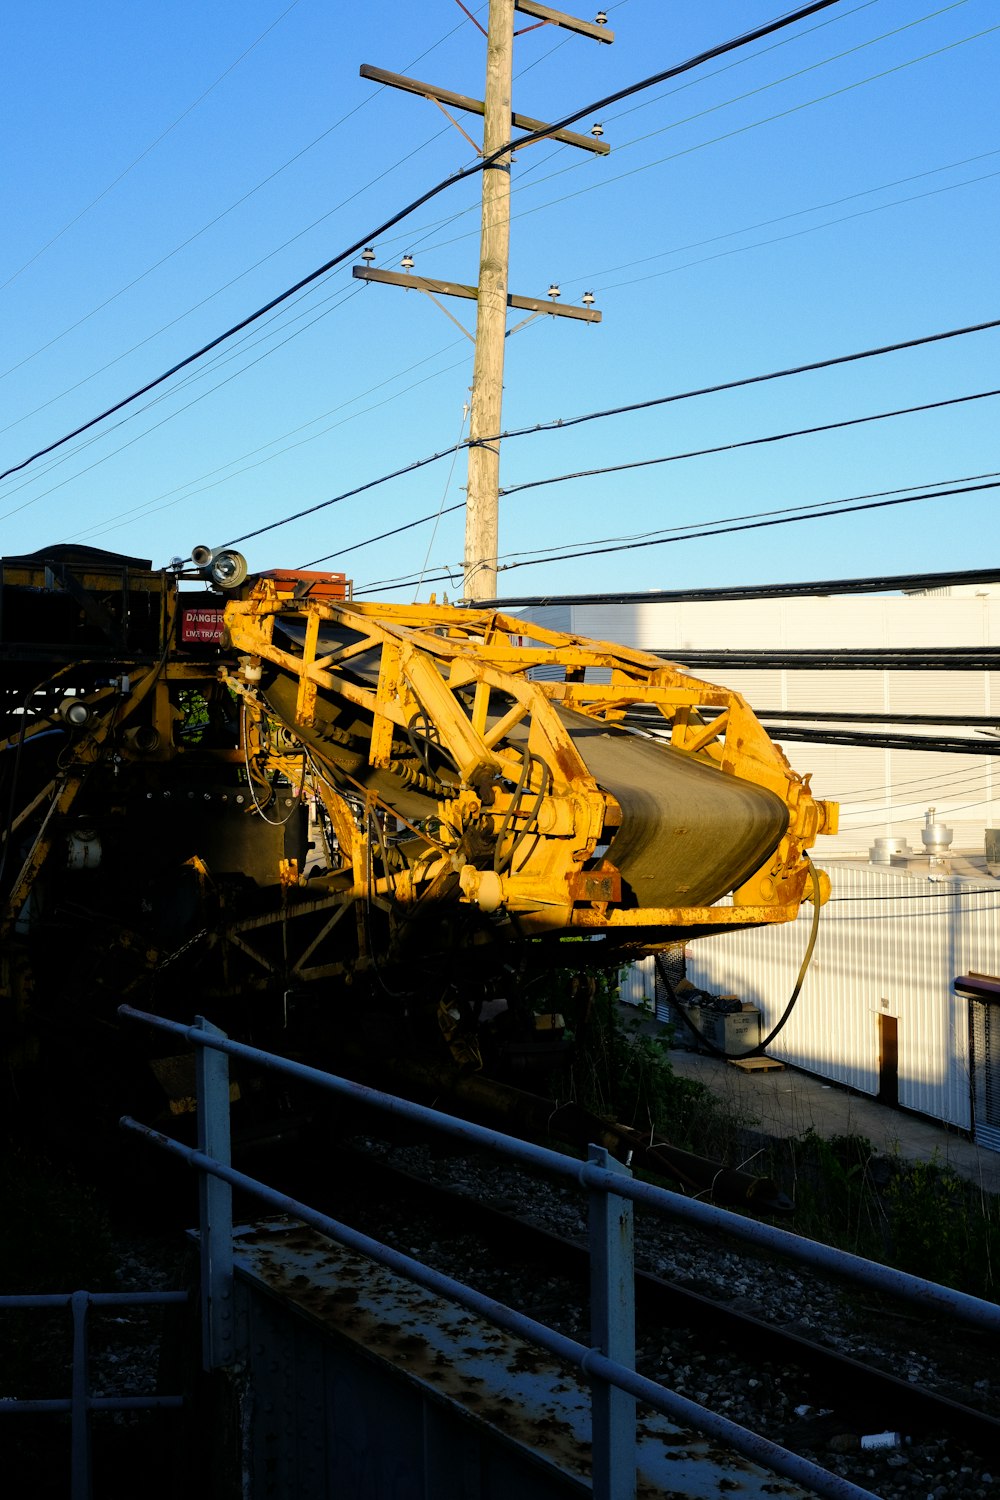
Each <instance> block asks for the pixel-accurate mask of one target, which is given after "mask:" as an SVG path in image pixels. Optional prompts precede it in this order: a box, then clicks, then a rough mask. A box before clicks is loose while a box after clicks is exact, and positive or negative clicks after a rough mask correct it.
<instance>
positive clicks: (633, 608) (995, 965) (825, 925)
mask: <svg viewBox="0 0 1000 1500" xmlns="http://www.w3.org/2000/svg"><path fill="white" fill-rule="evenodd" d="M524 612H525V613H526V614H527V613H529V611H527V610H525V611H524ZM530 614H531V617H532V618H534V619H537V620H538V621H539V622H540V623H544V624H546V625H548V626H550V627H552V628H554V629H557V630H567V631H571V632H574V633H577V634H580V635H587V636H592V637H596V638H597V639H600V640H609V641H616V642H620V643H622V644H624V645H629V646H636V647H640V648H643V649H646V650H652V651H657V652H660V653H662V654H664V655H666V656H668V657H669V658H671V659H673V660H675V661H678V662H679V663H680V664H681V665H684V663H685V652H691V653H694V652H697V651H710V650H715V651H721V650H733V649H741V650H744V651H748V650H754V649H756V650H761V651H768V652H771V653H774V654H775V655H780V654H781V653H782V652H794V651H796V650H802V649H804V648H811V649H813V650H817V649H827V648H856V649H867V650H882V651H891V650H898V649H901V648H918V649H923V650H927V651H929V652H930V651H940V650H941V648H948V647H964V648H980V647H986V646H1000V585H998V584H995V583H994V584H983V585H974V586H964V587H957V588H947V589H943V590H934V591H930V592H922V593H910V594H906V593H903V594H895V595H889V594H867V595H843V594H841V595H830V596H818V597H807V598H773V599H749V600H736V599H724V600H712V601H690V602H688V601H680V602H677V601H674V600H670V601H664V602H662V603H659V602H655V603H647V602H641V603H622V604H599V605H588V604H580V605H572V604H564V605H560V604H555V605H551V606H547V607H545V608H532V609H531V610H530ZM691 671H692V672H693V674H694V675H696V676H700V677H706V678H708V679H709V680H712V679H714V680H718V681H720V682H722V683H723V684H724V686H726V687H727V688H730V689H734V690H736V691H737V692H740V693H742V694H743V696H744V697H745V698H747V700H748V701H749V703H750V704H751V706H752V707H753V708H754V709H755V710H757V712H758V713H760V714H761V716H762V717H763V716H765V715H767V716H769V717H770V718H771V719H772V720H775V719H776V717H777V716H778V715H779V714H780V712H781V711H786V712H787V711H788V710H800V711H801V710H810V711H814V712H815V711H823V710H825V711H827V712H829V713H841V714H843V713H850V714H852V715H856V716H857V721H858V722H857V725H856V727H857V728H859V729H861V730H864V729H865V728H866V727H867V726H866V722H865V721H866V715H874V714H881V715H886V714H891V713H893V712H896V713H899V714H927V715H932V714H948V715H953V716H954V715H969V716H978V717H981V718H984V719H988V718H990V717H991V716H992V717H993V718H994V719H995V722H996V724H997V726H998V729H1000V672H992V671H989V670H975V671H950V670H902V669H886V668H873V669H861V670H858V669H839V668H838V669H834V670H831V669H821V668H817V667H812V668H810V669H796V668H791V667H774V668H769V669H760V670H725V672H723V671H722V670H721V669H720V670H718V671H703V670H699V669H698V668H697V667H692V668H691ZM819 723H822V721H819ZM872 723H874V721H872ZM879 726H880V728H882V729H883V730H885V731H891V730H893V729H894V728H898V729H899V730H900V731H905V732H908V733H924V734H927V735H931V736H933V735H935V733H938V732H941V733H943V732H945V731H935V730H934V728H932V727H929V726H928V727H920V728H916V729H915V728H914V726H912V725H903V724H897V725H895V726H894V725H893V724H892V723H891V722H884V721H879ZM841 727H843V726H841ZM990 732H991V729H990V726H988V725H987V726H978V727H977V726H970V727H967V728H964V729H961V730H959V731H958V732H957V734H958V737H961V736H962V735H965V736H968V737H970V739H971V740H972V741H973V743H974V742H975V741H976V740H977V739H978V740H979V742H980V743H982V737H983V735H984V734H989V733H990ZM997 732H998V731H997V730H994V731H993V734H994V736H995V735H996V733H997ZM947 733H949V734H950V735H955V734H956V731H955V730H949V731H947ZM775 738H778V739H779V740H780V738H781V736H780V735H776V736H775ZM785 751H786V754H787V755H788V758H789V760H790V761H791V763H792V765H793V766H794V767H795V768H796V770H798V771H800V772H811V773H812V786H813V790H814V792H815V793H816V794H817V795H818V796H820V797H824V798H830V799H831V800H833V801H836V802H839V804H840V808H841V817H840V828H841V831H840V833H839V834H838V835H837V836H836V837H835V838H829V839H821V840H820V841H819V843H818V845H817V847H816V848H815V849H814V850H813V856H814V858H815V859H816V861H817V863H818V864H819V865H821V866H822V867H823V868H826V869H828V870H829V872H830V874H831V878H832V880H833V895H832V899H831V901H830V902H829V904H828V905H827V906H826V907H825V908H824V910H823V914H822V921H821V926H820V932H819V938H818V941H817V947H816V952H815V955H814V958H813V962H812V966H811V968H810V971H809V973H808V975H807V978H806V981H805V984H804V987H803V990H802V993H801V996H800V999H799V1001H798V1004H797V1005H796V1007H795V1009H794V1010H793V1012H792V1015H791V1017H790V1019H789V1021H788V1023H787V1025H786V1026H785V1027H784V1029H783V1030H782V1031H781V1033H780V1034H779V1036H778V1037H777V1038H776V1039H775V1041H774V1042H773V1044H772V1045H771V1046H770V1047H769V1049H768V1050H769V1052H770V1053H771V1054H772V1055H773V1056H776V1057H779V1058H782V1059H784V1060H785V1061H787V1062H788V1063H791V1064H795V1065H797V1066H799V1067H802V1068H805V1069H808V1070H809V1071H810V1072H813V1073H817V1074H820V1075H821V1076H824V1077H828V1078H830V1079H831V1080H833V1081H835V1082H837V1083H840V1084H844V1085H847V1086H849V1087H850V1088H853V1089H856V1090H858V1091H859V1092H860V1093H864V1094H869V1095H871V1096H873V1097H879V1098H882V1099H884V1100H886V1101H887V1102H898V1103H899V1104H900V1105H902V1106H904V1107H906V1108H908V1109H912V1110H915V1111H919V1112H920V1113H921V1114H924V1115H927V1116H929V1117H931V1118H933V1119H936V1120H941V1121H943V1122H946V1123H947V1124H949V1125H954V1126H957V1127H959V1128H961V1129H965V1130H971V1131H974V1133H975V1138H976V1140H977V1141H978V1142H979V1144H981V1145H987V1146H992V1147H994V1148H995V1149H1000V1005H992V1006H990V1005H987V1004H983V1003H980V1002H974V1001H969V1000H966V999H960V998H959V997H957V996H956V995H955V993H954V990H953V985H954V981H955V979H956V977H957V976H959V975H961V974H966V973H970V972H978V973H984V974H989V975H1000V880H996V879H994V878H993V877H992V876H991V874H990V873H988V871H987V868H986V865H985V862H984V860H983V858H982V856H983V852H984V840H985V833H986V830H987V829H990V828H994V827H998V826H1000V805H998V799H1000V785H995V782H997V779H998V772H1000V762H998V761H997V760H996V759H995V758H994V757H992V756H990V755H983V754H980V755H976V754H974V753H969V754H964V753H955V752H944V751H938V750H933V749H928V750H926V751H924V750H915V749H884V748H876V747H873V746H867V745H863V746H845V745H837V746H833V745H823V744H816V743H797V742H796V743H792V742H787V743H786V744H785ZM928 808H934V809H936V813H935V817H934V819H933V821H936V822H937V823H941V824H946V825H948V826H949V827H950V828H951V829H952V830H953V840H952V844H951V850H952V851H953V852H955V853H958V852H959V851H964V852H966V853H968V854H972V855H974V856H977V859H976V865H977V866H978V868H972V867H971V865H970V860H969V859H964V860H963V859H961V858H959V859H955V860H954V861H952V866H949V865H948V862H947V861H945V862H944V863H938V864H937V866H936V868H935V867H934V865H933V862H931V861H924V862H923V865H924V866H925V868H920V866H921V861H919V860H917V861H914V862H913V863H914V865H916V866H917V868H913V867H910V868H901V867H893V866H892V865H890V864H889V863H888V856H887V857H886V859H887V862H886V863H881V864H871V863H868V864H865V863H862V861H867V860H868V858H869V851H870V850H871V849H872V847H873V846H874V845H875V841H876V840H877V839H896V840H905V841H906V843H907V844H908V846H909V849H910V851H911V852H912V853H913V854H915V855H922V854H923V853H924V852H925V851H924V847H923V843H922V841H921V832H922V831H923V829H924V825H925V814H926V812H927V809H928ZM994 853H995V852H994ZM831 858H832V861H833V862H832V863H831V862H830V861H831ZM845 860H847V861H850V862H849V863H844V861H845ZM993 868H994V869H997V865H996V864H994V865H993ZM957 871H962V872H963V873H956V872H957ZM998 873H1000V871H998ZM811 918H812V908H811V906H810V905H808V904H807V906H806V907H805V908H804V909H803V912H802V913H801V915H800V917H799V919H798V921H796V922H793V923H790V924H786V925H781V926H777V927H774V928H769V929H760V930H756V931H752V932H745V933H740V932H725V933H720V934H719V935H718V936H716V937H711V938H703V939H699V940H698V941H697V942H695V943H692V944H691V945H690V946H689V948H688V950H687V972H688V977H689V978H690V979H691V980H692V981H693V982H694V983H695V984H697V985H699V986H700V987H702V988H704V989H705V990H707V991H709V992H710V993H712V994H717V995H718V994H735V995H739V997H740V998H741V999H742V1000H744V1001H747V1002H751V1003H753V1004H755V1005H757V1006H758V1007H759V1009H760V1011H761V1013H762V1019H763V1026H764V1034H765V1035H766V1034H767V1033H768V1032H769V1031H770V1030H771V1028H772V1027H773V1026H774V1025H775V1023H776V1022H777V1020H778V1019H779V1017H780V1016H781V1014H782V1011H783V1010H784V1008H785V1005H786V1004H787V1001H788V998H789V996H790V994H791V992H792V988H793V986H794V983H795V979H796V975H797V973H798V970H799V965H800V963H801V960H802V957H803V954H804V952H805V949H806V945H807V941H808V936H809V923H810V921H811ZM653 996H654V975H653V971H652V963H651V960H644V961H643V962H642V963H640V964H637V965H635V966H634V967H633V968H632V970H631V971H630V973H629V974H628V976H627V978H626V981H625V985H624V988H623V998H626V999H631V1000H633V1001H640V1000H642V999H643V998H646V999H650V1000H651V999H652V998H653Z"/></svg>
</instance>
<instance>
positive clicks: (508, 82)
mask: <svg viewBox="0 0 1000 1500" xmlns="http://www.w3.org/2000/svg"><path fill="white" fill-rule="evenodd" d="M513 71H514V0H490V19H489V31H488V34H487V42H486V93H485V95H484V99H483V103H484V106H485V107H484V110H483V155H484V156H485V157H489V156H491V155H492V153H493V152H494V151H499V149H500V147H501V146H503V145H504V144H505V143H506V142H507V141H509V140H510V117H511V114H512V109H511V87H512V81H513ZM509 260H510V152H509V151H508V152H506V153H505V154H504V155H503V156H501V157H499V158H498V160H497V161H495V162H493V163H492V165H490V166H489V167H487V168H486V170H485V172H484V173H483V213H482V229H481V232H480V240H479V312H478V315H477V318H476V354H475V359H474V362H473V367H472V409H471V411H470V413H469V442H470V444H471V446H470V448H469V490H468V495H467V497H466V506H465V570H464V571H465V589H464V594H465V598H466V599H474V600H479V599H495V598H496V592H497V550H498V549H497V540H498V536H499V519H498V513H499V491H500V444H499V440H498V437H497V434H498V433H499V431H500V415H501V408H502V404H503V357H504V342H505V338H506V333H507V269H508V264H509ZM491 438H492V439H493V441H492V442H490V441H488V440H489V439H491ZM484 439H486V440H487V441H484Z"/></svg>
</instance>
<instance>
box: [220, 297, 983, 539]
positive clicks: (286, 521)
mask: <svg viewBox="0 0 1000 1500" xmlns="http://www.w3.org/2000/svg"><path fill="white" fill-rule="evenodd" d="M998 327H1000V319H997V318H994V319H991V320H988V321H984V322H981V323H972V324H966V325H965V326H963V327H961V328H950V329H946V330H944V331H942V332H940V333H932V334H923V335H921V336H919V337H918V338H914V339H903V340H901V341H898V342H896V343H893V344H880V345H877V346H875V347H872V348H868V349H861V350H855V351H853V352H852V353H850V354H838V355H833V356H830V357H827V358H825V359H820V360H811V361H809V362H808V363H805V364H799V365H789V366H786V367H784V368H782V369H779V370H769V371H767V372H766V373H764V374H759V375H745V376H740V377H738V378H737V379H735V380H726V381H719V382H716V383H715V384H713V385H706V386H696V387H694V388H691V389H688V390H684V391H675V392H671V393H670V394H669V395H666V396H652V397H647V398H645V399H644V400H642V401H631V402H628V403H626V404H625V405H622V406H613V407H604V408H602V409H600V410H598V411H592V412H585V413H580V414H578V415H576V416H571V417H557V418H554V419H552V420H550V421H547V422H536V423H533V424H531V425H530V426H527V427H514V428H507V429H505V430H504V431H503V432H499V433H492V434H490V435H489V436H487V437H484V438H482V439H480V441H481V442H483V443H496V442H500V441H504V442H506V441H509V440H511V439H513V438H519V437H528V436H531V435H534V434H536V433H540V432H554V431H563V430H566V429H568V428H571V427H577V426H580V425H582V424H583V423H587V422H596V421H602V420H604V419H606V418H609V417H617V416H624V415H626V414H628V413H631V412H637V411H648V410H650V409H652V408H653V407H657V406H666V405H670V404H673V403H675V402H678V401H690V400H693V399H694V398H695V397H699V396H711V395H717V394H718V393H720V392H722V391H731V390H739V389H741V388H743V387H746V386H751V385H760V384H763V383H766V382H768V381H773V380H784V379H788V378H790V377H792V376H794V375H804V374H808V373H811V372H813V371H815V370H825V369H832V368H833V367H834V366H837V365H845V364H854V363H857V362H858V361H860V360H865V359H876V358H879V357H881V356H882V355H885V354H895V353H898V352H899V351H901V350H904V349H916V348H920V347H922V346H924V345H928V344H937V343H941V342H944V341H945V340H949V339H953V338H961V337H964V336H966V335H968V334H973V333H981V332H984V331H987V330H989V329H994V328H998ZM464 446H466V447H468V446H469V440H468V439H466V442H465V445H464ZM450 453H451V448H450V447H449V448H442V449H440V450H439V451H438V452H436V453H432V454H430V455H428V456H427V457H425V458H422V459H417V460H414V461H413V463H412V464H409V465H404V466H403V467H401V468H397V469H394V470H392V471H391V472H390V473H388V474H385V475H382V476H380V477H379V478H377V479H373V480H370V481H368V482H367V483H366V484H365V485H364V486H363V487H362V489H364V490H369V489H373V488H375V487H376V486H378V485H380V484H384V483H387V482H388V481H389V480H391V479H397V478H399V476H400V475H402V474H406V473H409V472H411V470H413V469H416V468H424V467H425V466H426V465H427V464H430V463H436V462H437V461H438V460H439V459H441V458H444V457H445V456H447V455H449V454H450ZM358 493H361V490H359V489H352V490H348V491H345V492H344V493H342V494H338V495H333V496H331V497H330V498H329V499H327V500H322V501H318V502H317V503H316V504H314V505H310V506H308V507H306V508H305V509H304V510H300V511H295V512H294V513H293V514H291V515H288V516H285V517H282V518H280V519H277V520H274V521H272V522H270V523H269V524H268V525H266V526H263V527H259V528H257V529H256V530H255V531H253V532H250V533H246V534H245V535H243V536H240V537H235V538H234V539H233V541H232V542H231V543H229V545H230V546H236V545H238V544H239V543H240V542H245V541H250V540H251V539H252V538H253V537H256V536H262V535H264V533H265V532H267V531H273V530H276V529H277V528H278V527H280V526H285V525H290V524H291V523H292V522H294V521H299V520H302V519H303V518H304V517H306V516H311V515H315V514H317V512H319V511H321V510H323V509H324V508H325V507H327V506H331V505H337V504H339V503H340V502H341V501H342V500H345V499H348V498H350V496H352V495H354V494H358Z"/></svg>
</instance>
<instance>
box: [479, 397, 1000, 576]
mask: <svg viewBox="0 0 1000 1500" xmlns="http://www.w3.org/2000/svg"><path fill="white" fill-rule="evenodd" d="M990 396H1000V388H998V389H996V390H990V391H975V392H973V393H972V394H971V395H968V396H949V397H947V398H946V399H945V400H942V401H924V402H922V403H921V404H920V405H919V406H901V407H897V408H895V409H894V410H892V411H878V412H871V413H869V414H868V415H867V416H864V417H846V418H844V419H843V420H841V421H839V422H822V423H819V424H818V425H817V426H815V427H797V428H794V429H792V430H791V431H788V432H772V433H769V434H768V435H767V436H766V437H756V438H742V439H740V441H739V442H736V443H717V444H716V445H715V446H714V447H711V448H692V449H690V450H689V451H688V452H686V453H667V454H664V455H662V456H660V457H658V458H637V459H631V460H630V461H629V462H627V463H621V464H605V465H603V466H602V467H601V468H597V469H577V470H574V471H573V472H572V473H569V474H552V475H550V476H549V477H548V478H547V479H527V480H525V481H524V482H523V483H522V484H511V485H507V486H506V487H505V488H504V489H502V490H501V491H500V493H501V495H504V496H507V495H516V494H518V493H519V492H520V491H521V490H537V489H541V488H542V487H543V486H545V485H549V484H565V483H566V481H567V480H570V479H593V478H596V477H598V476H600V475H603V474H620V473H622V472H623V471H624V470H626V469H649V468H654V467H655V466H656V465H658V464H671V463H678V462H680V460H682V459H686V458H706V457H708V456H709V455H711V454H714V453H730V452H732V451H734V450H735V449H737V448H756V447H760V446H761V445H763V444H765V443H782V442H785V441H786V440H787V439H789V438H796V437H812V436H814V435H815V434H816V433H819V432H835V431H837V430H838V429H840V428H844V427H860V426H862V425H863V424H864V423H866V422H885V421H887V420H888V419H889V418H890V417H908V416H913V415H914V414H915V413H916V412H921V411H938V410H940V409H941V408H942V407H945V406H961V405H964V404H965V403H967V402H970V401H984V400H986V399H987V398H988V397H990ZM634 545H643V544H640V543H636V544H634ZM578 555H579V556H581V557H589V556H592V555H593V553H591V552H583V553H580V554H578Z"/></svg>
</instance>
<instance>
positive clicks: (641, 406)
mask: <svg viewBox="0 0 1000 1500" xmlns="http://www.w3.org/2000/svg"><path fill="white" fill-rule="evenodd" d="M991 328H1000V318H992V319H990V320H989V321H988V322H983V323H969V324H966V325H965V327H963V328H948V329H946V330H945V331H944V332H943V333H929V334H923V335H921V337H920V338H915V339H903V340H901V341H900V342H899V343H895V344H881V345H878V346H876V347H875V348H870V349H859V350H857V351H856V352H855V353H853V354H836V355H833V356H832V357H831V358H829V359H816V360H812V361H811V362H810V363H808V364H803V365H789V366H787V367H786V368H784V369H781V370H769V371H768V372H767V373H766V374H764V375H744V376H742V377H740V379H738V380H724V381H721V382H719V383H718V384H716V385H703V386H698V387H696V388H695V389H693V390H687V391H677V392H676V393H673V394H671V395H669V396H652V397H650V398H649V399H647V400H645V401H632V402H629V403H628V404H627V405H625V406H608V407H604V408H603V409H602V410H601V411H593V412H586V413H585V414H583V415H582V416H576V417H556V418H554V419H553V420H552V421H551V422H537V423H535V424H534V426H531V427H515V428H512V429H511V430H510V431H508V432H502V433H498V434H497V435H496V437H494V438H490V439H485V440H484V441H489V442H497V441H499V440H500V439H504V440H507V439H509V438H515V437H525V436H527V435H528V434H529V433H533V432H554V431H555V430H556V429H561V428H565V427H579V426H580V425H581V424H582V423H584V422H596V421H599V420H600V419H601V418H603V417H621V416H625V415H626V414H627V413H629V412H633V411H649V410H650V409H651V408H652V407H654V406H669V405H671V404H672V403H673V402H675V401H690V400H691V399H692V398H693V397H695V396H715V395H718V394H719V392H721V391H735V390H740V389H741V388H742V387H744V386H748V385H763V384H765V383H766V382H767V381H770V380H785V379H787V378H788V377H789V376H791V375H806V374H809V373H811V372H812V371H813V370H830V369H833V367H834V366H835V365H849V364H855V363H857V362H858V361H859V360H862V359H876V358H878V357H879V356H880V355H882V354H897V353H899V351H900V350H902V349H918V348H920V347H921V346H923V345H925V344H939V343H943V342H945V340H947V339H956V338H963V337H964V336H965V335H966V334H970V333H984V332H986V331H987V330H988V329H991Z"/></svg>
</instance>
